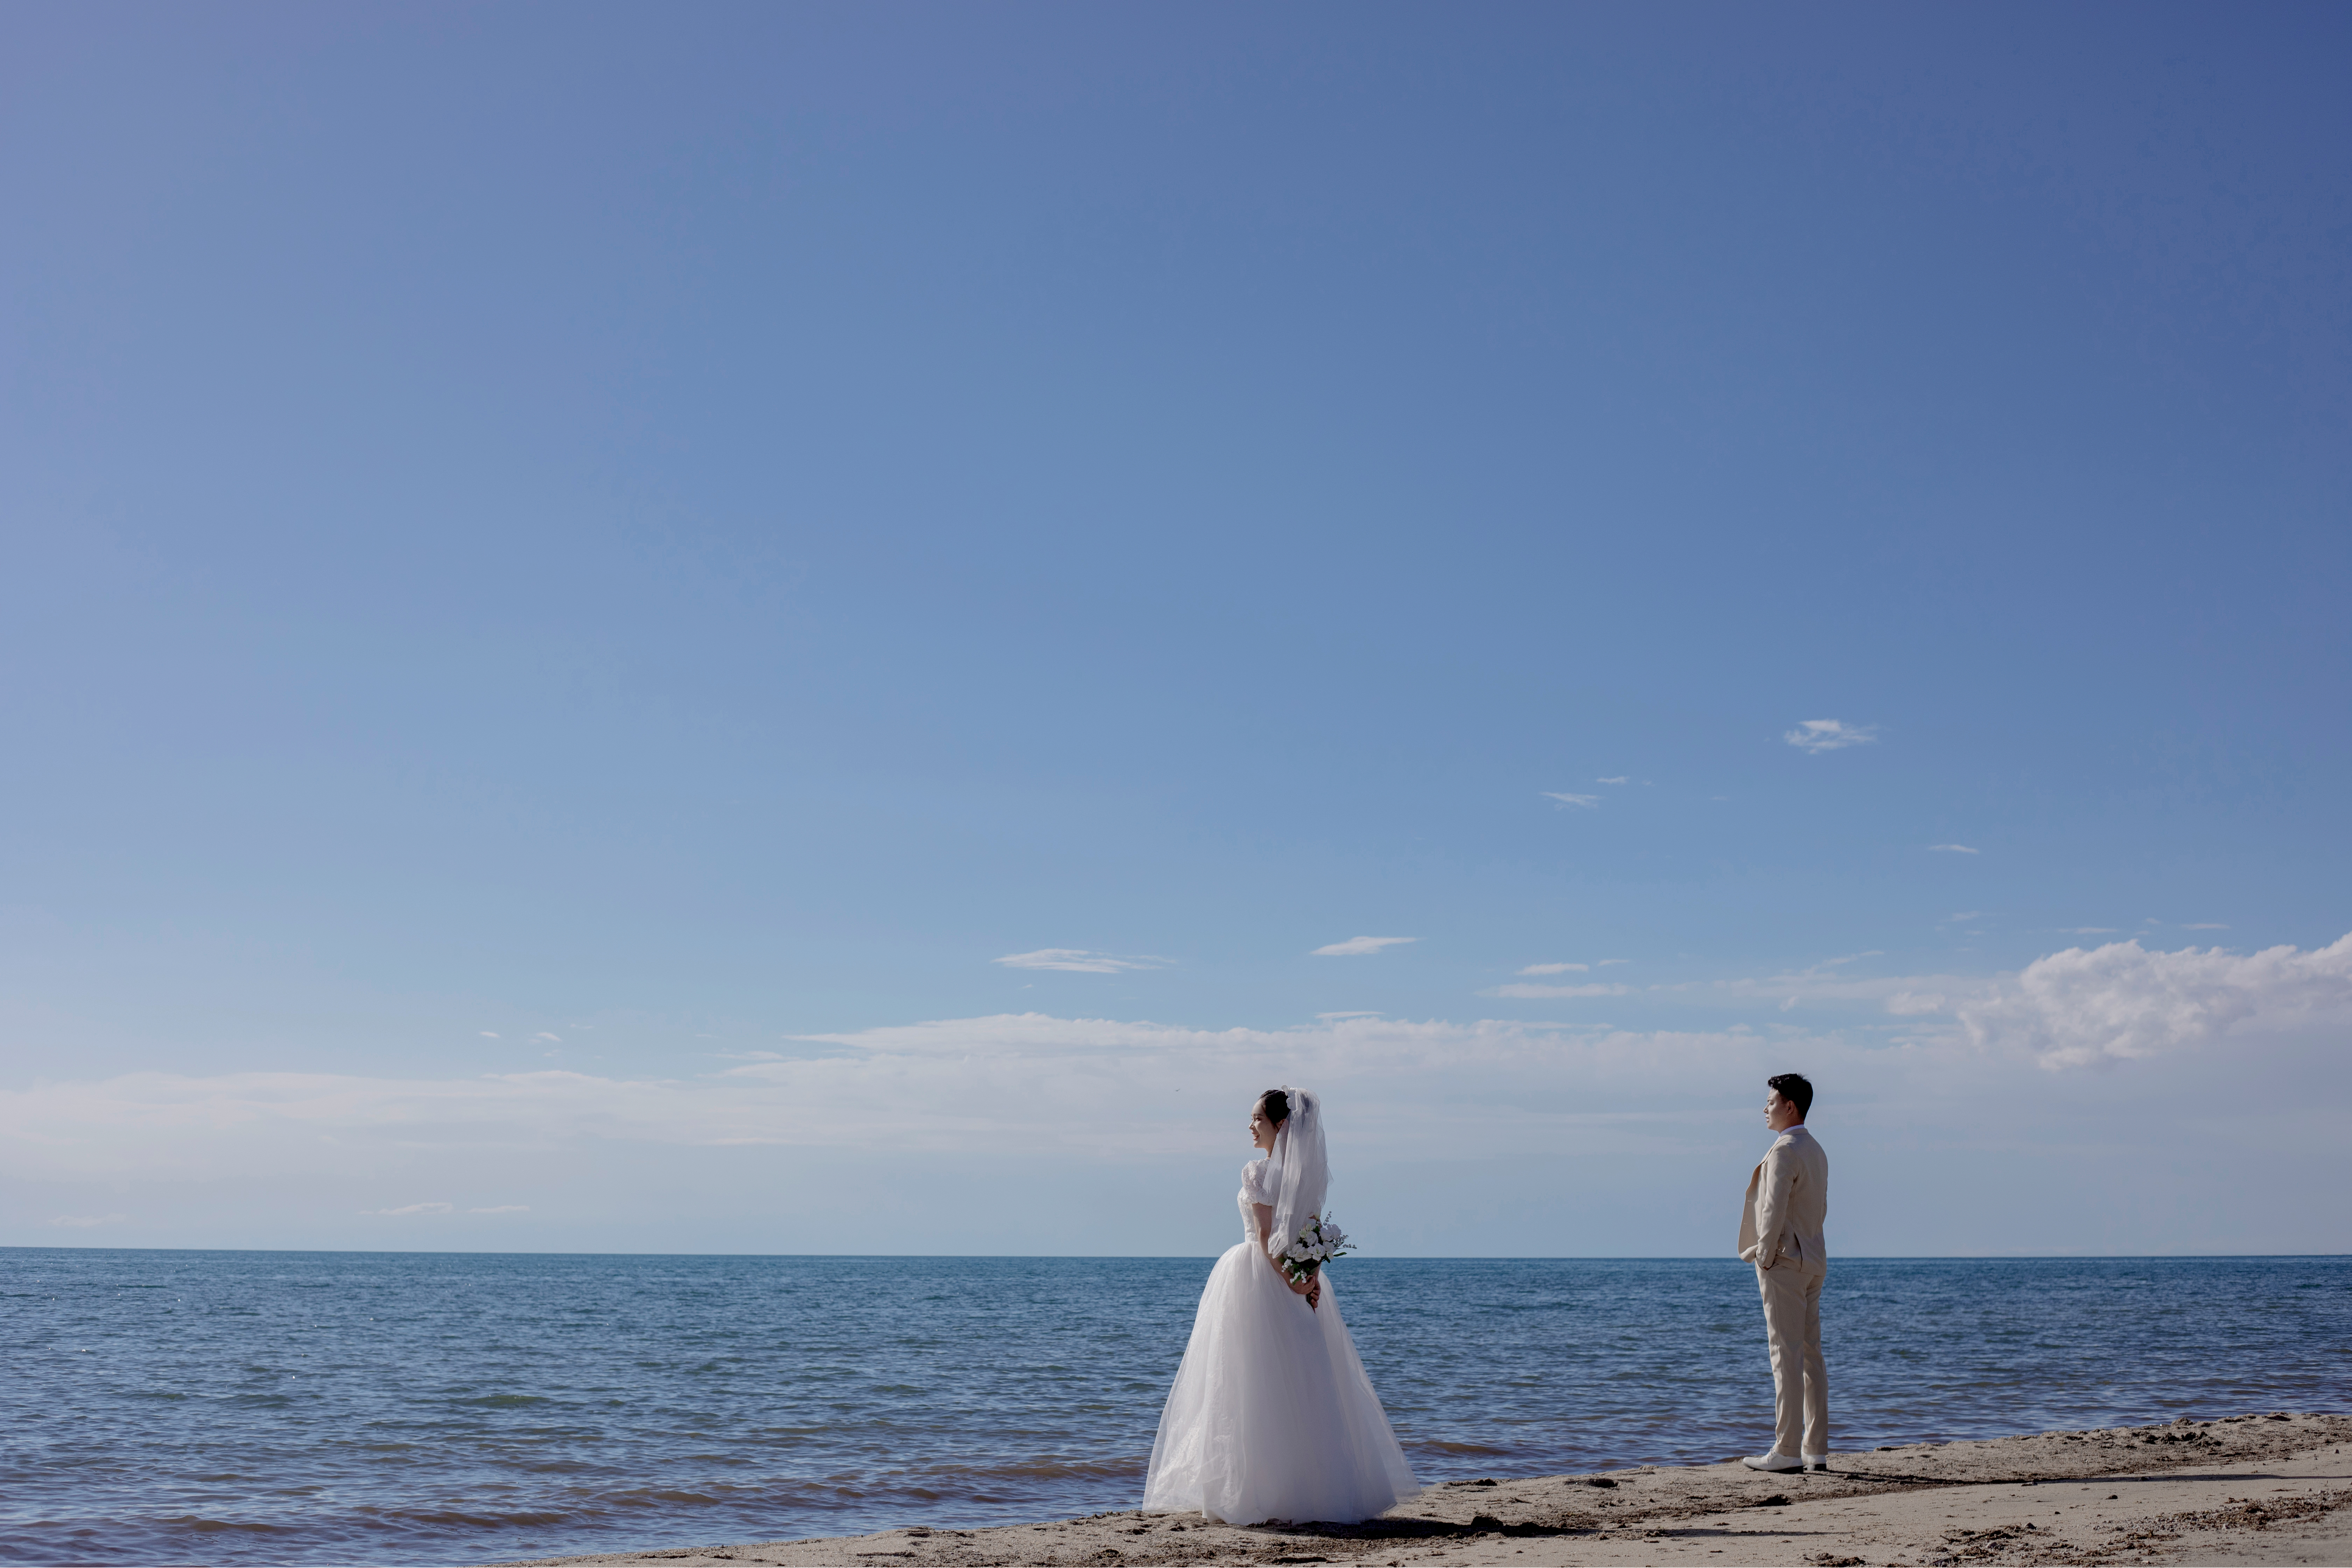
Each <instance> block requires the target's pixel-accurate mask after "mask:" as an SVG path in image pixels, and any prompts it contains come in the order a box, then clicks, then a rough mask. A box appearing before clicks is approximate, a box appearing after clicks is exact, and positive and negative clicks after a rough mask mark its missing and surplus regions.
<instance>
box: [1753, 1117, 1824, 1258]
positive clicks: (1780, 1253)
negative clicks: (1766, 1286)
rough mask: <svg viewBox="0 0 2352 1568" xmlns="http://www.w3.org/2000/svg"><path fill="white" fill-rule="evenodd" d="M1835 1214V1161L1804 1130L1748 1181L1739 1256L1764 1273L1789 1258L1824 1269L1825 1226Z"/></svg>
mask: <svg viewBox="0 0 2352 1568" xmlns="http://www.w3.org/2000/svg"><path fill="white" fill-rule="evenodd" d="M1829 1214H1830V1157H1829V1156H1828V1155H1827V1154H1825V1153H1823V1152H1822V1146H1821V1144H1819V1143H1818V1142H1814V1139H1813V1135H1812V1134H1811V1133H1810V1132H1808V1131H1805V1130H1804V1128H1803V1126H1802V1125H1799V1126H1796V1127H1791V1128H1790V1129H1789V1130H1788V1131H1786V1132H1783V1133H1781V1134H1780V1138H1779V1139H1778V1140H1776V1141H1775V1142H1774V1143H1773V1145H1772V1147H1771V1148H1769V1149H1768V1150H1766V1151H1765V1152H1764V1159H1763V1161H1762V1163H1759V1164H1758V1166H1757V1167H1756V1173H1755V1174H1754V1175H1752V1176H1750V1177H1748V1206H1747V1208H1746V1209H1745V1210H1744V1211H1742V1213H1741V1214H1740V1216H1739V1256H1740V1257H1742V1258H1746V1259H1748V1262H1750V1263H1753V1264H1754V1265H1756V1267H1757V1268H1771V1267H1772V1265H1773V1264H1775V1263H1776V1262H1778V1261H1780V1259H1781V1258H1795V1259H1796V1260H1797V1261H1798V1262H1799V1263H1800V1264H1813V1265H1818V1264H1821V1263H1823V1262H1825V1261H1826V1260H1827V1259H1828V1258H1829V1249H1828V1248H1827V1247H1825V1246H1823V1245H1822V1221H1824V1220H1826V1219H1827V1218H1829Z"/></svg>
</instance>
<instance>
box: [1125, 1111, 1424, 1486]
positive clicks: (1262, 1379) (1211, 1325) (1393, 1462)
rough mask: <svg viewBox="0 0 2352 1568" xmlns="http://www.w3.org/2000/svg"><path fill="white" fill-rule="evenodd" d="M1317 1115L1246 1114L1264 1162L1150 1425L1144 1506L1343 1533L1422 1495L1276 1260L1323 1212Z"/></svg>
mask: <svg viewBox="0 0 2352 1568" xmlns="http://www.w3.org/2000/svg"><path fill="white" fill-rule="evenodd" d="M1322 1111H1323V1108H1322V1103H1321V1101H1319V1100H1318V1099H1317V1098H1316V1097H1315V1096H1314V1095H1312V1094H1309V1093H1308V1092H1307V1090H1305V1089H1289V1088H1284V1089H1267V1090H1266V1091H1265V1093H1264V1094H1262V1095H1260V1096H1258V1098H1257V1102H1256V1104H1255V1106H1254V1107H1253V1108H1252V1110H1251V1111H1250V1122H1249V1125H1250V1138H1251V1141H1252V1142H1255V1144H1256V1145H1257V1146H1258V1147H1259V1148H1260V1149H1263V1150H1265V1152H1266V1153H1267V1156H1268V1157H1267V1158H1265V1159H1263V1160H1253V1161H1251V1162H1250V1163H1248V1164H1246V1165H1244V1166H1243V1167H1242V1190H1241V1198H1240V1202H1241V1209H1242V1235H1243V1236H1244V1238H1245V1239H1244V1241H1243V1242H1242V1243H1241V1244H1240V1245H1239V1246H1237V1247H1233V1248H1231V1249H1229V1250H1228V1251H1227V1252H1226V1253H1225V1255H1224V1256H1223V1258H1219V1259H1217V1266H1216V1268H1213V1269H1212V1270H1211V1271H1210V1273H1209V1283H1208V1284H1207V1285H1206V1286H1205V1287H1203V1288H1202V1291H1201V1310H1200V1313H1199V1315H1198V1316H1197V1317H1195V1318H1194V1319H1193V1321H1192V1341H1191V1342H1190V1343H1188V1344H1187V1345H1186V1346H1185V1347H1184V1362H1183V1364H1182V1365H1181V1366H1179V1367H1178V1368H1177V1369H1176V1385H1175V1387H1173V1388H1171V1389H1170V1390H1169V1392H1168V1404H1167V1406H1166V1408H1164V1409H1163V1410H1161V1412H1160V1437H1159V1440H1158V1441H1156V1442H1155V1443H1153V1444H1152V1445H1151V1471H1150V1479H1147V1480H1146V1481H1145V1483H1144V1490H1143V1506H1144V1507H1145V1508H1147V1509H1152V1510H1170V1511H1184V1512H1191V1511H1193V1510H1198V1511H1200V1512H1201V1513H1202V1514H1205V1515H1206V1516H1207V1517H1209V1518H1210V1519H1213V1520H1216V1521H1220V1522H1222V1523H1225V1524H1259V1523H1263V1522H1265V1521H1268V1520H1286V1521H1290V1522H1292V1523H1305V1522H1307V1521H1310V1520H1324V1521H1331V1522H1334V1523H1341V1522H1345V1523H1354V1522H1356V1521H1360V1520H1366V1519H1370V1518H1371V1517H1372V1516H1373V1515H1375V1514H1378V1513H1381V1512H1384V1511H1386V1510H1389V1509H1391V1508H1393V1507H1394V1506H1395V1505H1396V1504H1397V1503H1399V1502H1400V1501H1402V1500H1404V1499H1406V1498H1408V1497H1411V1496H1412V1494H1413V1493H1415V1492H1417V1491H1419V1490H1420V1489H1421V1485H1420V1483H1419V1482H1417V1481H1415V1480H1414V1479H1412V1469H1411V1468H1409V1467H1407V1465H1406V1464H1405V1462H1404V1450H1402V1448H1400V1447H1397V1440H1396V1435H1395V1434H1394V1433H1393V1432H1391V1430H1390V1429H1389V1418H1388V1415H1387V1414H1386V1413H1385V1412H1384V1411H1382V1410H1381V1400H1380V1395H1378V1394H1374V1393H1373V1392H1372V1385H1371V1382H1370V1379H1368V1378H1366V1377H1365V1376H1364V1363H1362V1362H1360V1361H1359V1360H1358V1359H1357V1358H1356V1342H1354V1341H1353V1340H1351V1339H1349V1337H1348V1326H1347V1325H1346V1324H1345V1323H1343V1322H1341V1321H1339V1300H1337V1298H1336V1297H1335V1296H1334V1295H1333V1293H1332V1289H1331V1284H1330V1281H1329V1280H1328V1279H1323V1278H1322V1277H1321V1275H1320V1274H1318V1275H1316V1276H1314V1277H1312V1278H1311V1279H1309V1280H1308V1281H1307V1283H1306V1284H1303V1285H1294V1284H1292V1283H1291V1282H1290V1279H1289V1278H1288V1277H1287V1276H1286V1275H1285V1274H1284V1273H1283V1271H1282V1268H1281V1267H1280V1266H1279V1265H1278V1264H1276V1262H1275V1254H1276V1253H1277V1252H1279V1251H1280V1250H1281V1249H1282V1248H1283V1247H1287V1246H1288V1245H1289V1244H1290V1242H1291V1241H1292V1240H1293V1239H1295V1238H1296V1237H1297V1235H1298V1232H1299V1229H1300V1227H1301V1226H1305V1225H1306V1224H1307V1221H1308V1220H1309V1219H1310V1218H1312V1217H1313V1216H1315V1215H1318V1214H1320V1213H1321V1212H1322V1208H1323V1194H1324V1190H1325V1189H1326V1188H1327V1187H1328V1185H1329V1184H1330V1180H1331V1172H1330V1166H1329V1165H1328V1163H1326V1161H1325V1159H1324V1155H1323V1114H1322Z"/></svg>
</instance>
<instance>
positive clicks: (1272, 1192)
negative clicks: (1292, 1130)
mask: <svg viewBox="0 0 2352 1568" xmlns="http://www.w3.org/2000/svg"><path fill="white" fill-rule="evenodd" d="M1281 1191H1282V1167H1281V1166H1279V1165H1277V1164H1276V1163H1274V1162H1273V1161H1272V1160H1271V1159H1266V1160H1252V1161H1251V1162H1250V1163H1248V1164H1246V1165H1244V1166H1243V1167H1242V1190H1241V1192H1240V1193H1239V1194H1237V1195H1236V1197H1235V1198H1234V1202H1236V1203H1238V1204H1239V1205H1241V1211H1242V1239H1243V1240H1244V1241H1246V1242H1251V1243H1255V1241H1256V1240H1257V1215H1254V1214H1252V1213H1251V1212H1250V1210H1251V1209H1252V1208H1253V1207H1254V1206H1255V1205H1258V1204H1264V1205H1266V1206H1267V1207H1268V1208H1272V1207H1273V1206H1274V1200H1275V1196H1276V1194H1278V1193H1280V1192H1281Z"/></svg>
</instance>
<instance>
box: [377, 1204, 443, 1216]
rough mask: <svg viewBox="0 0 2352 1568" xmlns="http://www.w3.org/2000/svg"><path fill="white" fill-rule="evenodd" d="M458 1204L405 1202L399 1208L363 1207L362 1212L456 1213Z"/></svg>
mask: <svg viewBox="0 0 2352 1568" xmlns="http://www.w3.org/2000/svg"><path fill="white" fill-rule="evenodd" d="M456 1209H457V1205H455V1204H404V1205H401V1206H400V1207H399V1208H396V1209H362V1210H360V1213H362V1214H391V1215H401V1214H451V1213H454V1212H455V1211H456Z"/></svg>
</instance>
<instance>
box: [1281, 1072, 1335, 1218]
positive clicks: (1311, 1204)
mask: <svg viewBox="0 0 2352 1568" xmlns="http://www.w3.org/2000/svg"><path fill="white" fill-rule="evenodd" d="M1282 1092H1283V1093H1285V1094H1286V1095H1288V1096H1289V1097H1290V1115H1289V1116H1288V1118H1287V1119H1286V1120H1285V1121H1284V1122H1283V1124H1282V1126H1281V1128H1280V1130H1279V1131H1276V1133H1275V1135H1274V1159H1275V1163H1277V1164H1279V1165H1280V1166H1281V1167H1282V1187H1281V1190H1280V1192H1279V1193H1277V1194H1276V1197H1275V1201H1274V1232H1273V1234H1272V1235H1270V1236H1268V1237H1266V1241H1265V1245H1266V1249H1267V1250H1268V1251H1269V1252H1271V1253H1273V1254H1274V1255H1276V1256H1277V1257H1279V1256H1280V1255H1281V1253H1282V1250H1283V1249H1284V1248H1285V1247H1288V1246H1289V1245H1290V1244H1291V1243H1292V1242H1294V1241H1297V1239H1298V1233H1299V1231H1300V1230H1301V1229H1302V1228H1303V1227H1304V1226H1306V1224H1307V1221H1308V1220H1309V1219H1310V1218H1312V1217H1314V1216H1316V1215H1320V1214H1321V1213H1322V1212H1323V1195H1324V1194H1325V1193H1327V1192H1328V1191H1329V1190H1330V1186H1331V1162H1330V1161H1329V1159H1328V1158H1327V1157H1326V1156H1325V1154H1324V1152H1323V1102H1322V1100H1320V1099H1318V1098H1317V1097H1316V1096H1315V1095H1313V1094H1310V1093H1308V1092H1307V1090H1306V1089H1293V1088H1291V1087H1290V1086H1289V1085H1288V1084H1285V1085H1283V1086H1282Z"/></svg>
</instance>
